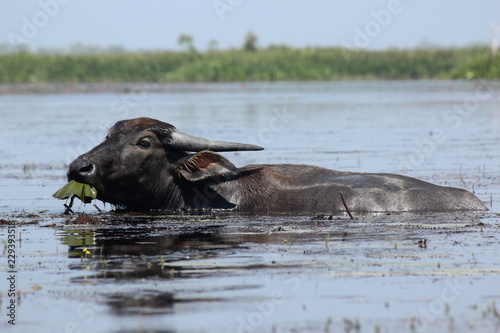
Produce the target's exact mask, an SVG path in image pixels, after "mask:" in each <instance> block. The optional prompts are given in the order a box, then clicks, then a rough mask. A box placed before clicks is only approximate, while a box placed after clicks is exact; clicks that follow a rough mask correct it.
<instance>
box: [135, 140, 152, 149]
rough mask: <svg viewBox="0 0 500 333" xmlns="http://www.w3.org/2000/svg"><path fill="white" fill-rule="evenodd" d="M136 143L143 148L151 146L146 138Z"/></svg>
mask: <svg viewBox="0 0 500 333" xmlns="http://www.w3.org/2000/svg"><path fill="white" fill-rule="evenodd" d="M137 145H138V146H139V147H141V148H143V149H148V148H149V147H151V142H149V141H147V140H141V141H139V142H138V143H137Z"/></svg>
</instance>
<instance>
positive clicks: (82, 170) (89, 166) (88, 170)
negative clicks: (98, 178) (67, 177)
mask: <svg viewBox="0 0 500 333" xmlns="http://www.w3.org/2000/svg"><path fill="white" fill-rule="evenodd" d="M93 169H94V166H93V165H92V164H90V163H89V164H87V165H84V166H82V167H81V168H80V170H78V173H79V174H88V173H91V172H92V170H93Z"/></svg>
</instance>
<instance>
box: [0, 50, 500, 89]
mask: <svg viewBox="0 0 500 333" xmlns="http://www.w3.org/2000/svg"><path fill="white" fill-rule="evenodd" d="M472 78H500V56H499V55H497V56H494V55H492V54H491V52H490V50H489V49H487V48H464V49H440V50H386V51H366V50H345V49H341V48H311V49H293V48H288V47H271V48H268V49H261V50H257V51H253V52H250V51H244V50H227V51H211V52H203V53H201V52H200V53H197V52H152V53H121V54H98V55H90V54H79V55H77V54H73V55H45V54H33V53H27V52H25V53H12V54H3V55H0V82H1V83H44V82H139V81H140V82H144V81H146V82H230V81H329V80H370V79H388V80H390V79H472Z"/></svg>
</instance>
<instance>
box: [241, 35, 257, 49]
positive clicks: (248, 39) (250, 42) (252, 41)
mask: <svg viewBox="0 0 500 333" xmlns="http://www.w3.org/2000/svg"><path fill="white" fill-rule="evenodd" d="M243 50H245V51H249V52H253V51H257V36H256V35H255V34H254V33H253V32H251V31H249V32H247V34H246V35H245V43H244V44H243Z"/></svg>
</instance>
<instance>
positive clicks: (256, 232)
mask: <svg viewBox="0 0 500 333" xmlns="http://www.w3.org/2000/svg"><path fill="white" fill-rule="evenodd" d="M499 87H500V85H499V83H498V82H490V81H485V82H483V81H394V82H333V83H275V84H272V83H264V84H260V83H251V84H236V83H234V84H187V85H157V84H146V83H138V84H127V85H121V86H120V85H117V86H114V87H113V89H106V90H105V91H99V92H96V91H91V92H86V93H62V92H60V91H68V89H67V87H66V88H65V87H63V89H61V87H57V86H56V87H55V88H54V87H53V89H52V90H53V91H52V92H51V93H44V94H40V93H36V91H33V92H31V93H26V91H25V93H23V94H19V93H17V92H19V88H18V87H17V88H16V89H18V90H16V91H15V92H16V93H15V94H12V93H6V92H9V91H11V92H12V89H11V90H9V89H8V88H9V87H6V86H2V89H1V91H2V92H4V94H3V95H0V114H1V119H2V120H1V131H0V138H1V142H2V143H3V144H2V145H1V146H0V184H1V186H0V219H1V220H2V223H4V225H3V226H2V228H0V239H2V240H7V235H8V228H7V225H5V224H7V223H9V222H10V223H12V224H13V225H15V228H16V244H17V248H16V251H17V252H16V255H17V262H16V267H15V269H16V283H17V285H16V289H17V291H18V296H16V301H17V303H16V304H17V313H16V326H15V327H14V329H13V328H12V327H11V325H9V324H8V322H7V320H8V317H7V316H6V315H7V310H6V308H5V305H6V304H8V302H9V301H10V298H9V297H8V286H7V284H0V286H1V288H2V289H1V290H0V292H1V295H2V308H1V311H0V314H1V317H0V327H1V329H2V331H3V330H7V329H10V330H11V331H16V332H32V331H33V330H37V331H46V332H80V331H82V332H83V331H92V332H271V331H275V332H291V331H293V332H318V331H320V332H321V331H330V332H334V331H351V332H356V331H363V332H365V331H368V332H374V331H375V332H376V331H380V332H386V331H412V330H413V331H415V332H442V331H450V332H469V331H476V332H495V331H498V330H499V329H500V328H499V327H500V326H499V324H500V319H499V318H498V311H500V310H499V309H500V304H496V303H495V301H496V300H499V301H500V293H499V291H498V288H497V286H498V285H499V283H500V260H498V250H499V245H498V244H499V243H498V231H499V214H500V208H499V207H500V202H499V201H500V199H499V195H500V186H499V184H500V177H499V176H498V170H499V167H500V151H499V149H498V147H499V146H498V145H499V138H500V134H499V133H500V131H499V129H500V94H499V93H498V91H499V89H498V88H499ZM49 88H50V87H45V88H44V89H46V90H47V89H48V90H50V89H49ZM108 88H109V87H108ZM23 89H24V88H23ZM70 90H73V91H74V90H75V89H70ZM93 90H96V89H93ZM106 91H107V92H106ZM139 116H148V117H152V118H158V119H160V120H163V121H166V122H169V123H172V124H174V125H175V126H176V127H177V128H178V129H180V130H181V131H184V132H186V133H189V134H192V135H196V136H202V137H207V138H211V139H220V140H228V141H240V142H248V143H253V144H258V145H261V146H264V147H265V148H266V150H264V151H261V152H241V153H224V155H225V156H226V157H228V158H229V159H230V160H231V161H232V162H233V163H234V164H236V165H237V166H242V165H245V164H249V163H304V164H313V165H319V166H323V167H327V168H332V169H338V170H345V171H360V172H391V173H401V174H406V175H409V176H412V177H417V178H420V179H423V180H427V181H431V182H433V183H436V184H440V185H450V186H455V187H461V188H465V189H468V190H470V191H474V192H475V193H476V195H477V196H478V197H479V198H480V199H481V200H483V201H484V202H486V204H487V206H488V208H489V209H490V211H489V212H486V213H467V214H463V213H454V214H424V215H412V214H401V215H399V214H392V215H379V216H374V217H373V216H357V219H356V220H354V221H351V220H349V219H348V218H347V217H346V216H338V217H337V216H333V217H331V219H329V215H326V216H320V217H316V218H314V219H313V218H312V216H278V217H266V216H240V215H234V214H230V213H223V212H213V213H207V214H205V215H200V216H192V215H191V216H190V215H179V214H172V213H167V212H155V213H151V214H148V215H145V214H139V215H137V214H127V213H123V212H113V207H111V206H109V205H104V204H102V203H100V202H97V203H96V205H97V206H98V207H99V209H101V210H102V212H99V211H98V210H97V209H96V208H95V207H94V206H93V205H83V204H76V205H75V206H74V210H75V211H76V212H77V214H75V215H73V216H66V215H63V214H62V212H63V211H64V208H63V203H64V202H63V201H59V200H55V199H53V198H52V197H51V194H52V193H54V192H55V191H56V190H57V189H58V188H59V187H61V186H62V185H63V184H65V182H66V179H65V173H66V169H67V165H68V163H69V162H71V161H72V160H73V159H74V158H75V157H76V156H78V155H79V154H81V153H84V152H86V151H87V150H89V149H90V148H92V147H93V146H95V145H96V144H98V143H99V142H101V141H102V139H103V138H104V137H105V135H106V131H107V128H108V127H109V126H110V125H112V124H113V123H114V122H115V121H117V120H121V119H127V118H134V117H139ZM78 213H88V214H90V216H91V217H92V219H93V220H94V221H93V223H90V224H89V223H84V222H85V219H76V218H77V217H78ZM88 219H89V218H87V220H88ZM4 246H5V245H4ZM5 248H7V247H5ZM0 267H2V270H5V272H6V271H7V270H8V269H9V267H8V261H7V256H6V252H5V250H4V253H3V255H2V258H1V262H0ZM5 275H7V273H5ZM5 275H2V277H1V279H2V281H5V278H4V276H5ZM497 303H499V302H497Z"/></svg>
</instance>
